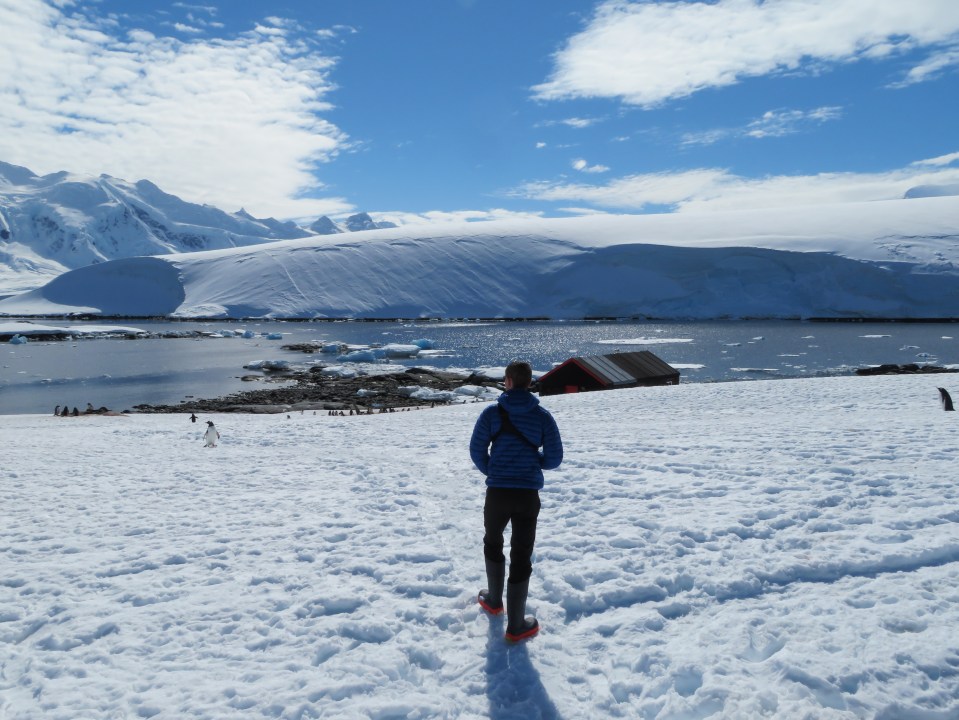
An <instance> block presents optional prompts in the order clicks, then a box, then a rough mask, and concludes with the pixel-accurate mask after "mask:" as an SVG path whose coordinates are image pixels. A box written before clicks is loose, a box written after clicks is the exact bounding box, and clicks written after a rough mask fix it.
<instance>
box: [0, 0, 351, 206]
mask: <svg viewBox="0 0 959 720" xmlns="http://www.w3.org/2000/svg"><path fill="white" fill-rule="evenodd" d="M58 5H59V6H60V7H57V6H54V5H50V4H48V3H46V2H42V1H41V0H0V27H2V28H4V33H3V35H4V42H3V43H0V107H2V108H3V111H2V113H0V157H2V158H3V159H4V160H6V161H8V162H11V163H15V164H20V165H24V166H28V167H30V168H32V169H34V170H36V171H38V172H41V173H49V172H55V171H59V170H64V169H69V170H71V171H76V172H82V173H90V174H100V173H107V174H110V175H114V176H116V177H122V178H127V179H131V180H136V179H141V178H143V177H148V178H149V179H150V180H152V181H154V182H156V183H157V184H159V185H161V186H163V187H164V188H166V189H168V190H169V191H170V192H173V193H175V194H177V195H180V196H182V197H184V198H187V199H189V200H190V201H193V202H203V203H207V204H211V205H214V206H217V207H220V208H221V209H224V210H227V211H231V210H236V209H238V206H239V205H244V206H245V207H246V209H247V210H248V211H250V212H251V213H253V214H255V215H259V216H266V215H275V216H278V217H306V216H311V215H312V216H315V215H319V214H333V213H338V212H346V211H349V210H350V209H352V207H351V206H350V205H349V203H347V202H346V201H344V200H342V199H339V198H317V197H312V196H314V195H315V194H316V193H317V192H319V191H321V190H322V186H321V185H320V184H319V182H318V181H317V179H316V178H315V176H314V174H313V171H314V170H315V169H316V167H317V166H318V165H319V164H321V163H323V162H326V161H328V160H330V159H331V158H333V157H335V156H336V154H337V153H338V152H340V151H342V150H343V149H344V148H345V147H347V146H348V143H349V140H348V138H347V136H346V134H345V133H344V132H343V131H341V130H340V129H339V128H337V127H336V126H335V125H333V124H332V123H330V122H328V121H326V120H324V119H323V118H322V116H321V115H322V113H323V112H324V111H326V110H328V109H329V107H330V106H329V104H328V101H327V100H326V98H327V96H328V95H329V94H330V93H331V92H332V91H333V90H334V85H333V84H332V82H331V80H330V77H329V76H330V72H331V70H332V68H333V67H334V65H335V60H334V59H333V58H332V57H328V56H326V55H324V54H323V53H322V52H320V51H319V48H318V47H317V46H316V45H314V44H313V43H312V42H311V40H310V38H309V36H308V35H307V34H306V33H303V32H300V31H298V29H297V28H295V27H293V26H291V25H290V24H287V23H284V22H283V21H282V20H279V19H272V20H271V21H265V22H264V24H261V25H259V26H257V27H255V28H254V29H252V30H250V31H249V32H246V33H243V34H241V35H239V36H237V37H232V38H213V39H211V38H206V37H200V35H202V34H203V33H201V32H194V30H197V26H198V25H199V23H197V22H194V23H193V24H191V25H190V29H189V31H187V32H186V33H185V34H186V35H188V37H187V39H178V38H175V37H160V36H157V35H156V34H154V33H152V32H148V31H146V30H144V29H140V28H135V27H131V28H124V27H122V25H121V20H120V19H118V18H116V17H109V18H107V17H94V16H90V15H85V14H84V13H83V12H81V11H80V10H76V9H74V7H73V6H72V5H71V4H70V3H66V2H61V3H58ZM205 10H206V11H212V10H213V9H212V8H206V9H205ZM195 19H196V18H194V20H195ZM207 25H212V23H207ZM170 27H171V30H175V26H174V24H171V26H170ZM64 158H69V167H65V164H66V163H65V160H64Z"/></svg>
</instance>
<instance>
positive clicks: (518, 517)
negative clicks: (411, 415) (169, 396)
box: [470, 362, 563, 642]
mask: <svg viewBox="0 0 959 720" xmlns="http://www.w3.org/2000/svg"><path fill="white" fill-rule="evenodd" d="M532 380H533V369H532V368H531V367H530V365H529V363H526V362H512V363H510V364H509V366H508V367H507V368H506V380H505V385H506V392H504V393H503V394H502V395H500V397H499V400H498V401H497V402H496V404H495V405H490V406H489V407H487V408H486V409H485V410H483V412H482V413H481V414H480V416H479V418H477V420H476V426H475V427H474V428H473V436H472V438H470V457H471V458H472V459H473V464H475V465H476V467H477V468H478V469H479V471H480V472H481V473H483V474H484V475H485V476H486V504H485V505H484V507H483V524H484V526H485V529H486V535H485V536H484V537H483V555H484V556H485V558H486V580H487V583H488V585H487V589H485V590H482V591H480V593H479V597H478V598H477V600H478V602H479V604H480V606H481V607H482V608H483V609H484V610H486V611H487V612H488V613H490V614H492V615H499V614H500V613H502V612H503V581H504V579H505V576H506V557H505V556H504V555H503V531H504V530H505V529H506V525H507V524H508V523H512V526H513V528H512V535H511V538H510V552H509V560H510V564H509V582H508V583H507V584H506V618H507V622H506V639H507V640H509V641H512V642H518V641H519V640H523V639H525V638H528V637H532V636H533V635H535V634H536V633H537V632H539V623H538V622H537V621H536V618H533V617H529V618H528V617H526V596H527V594H528V592H529V576H530V575H531V574H532V572H533V565H532V561H531V558H532V556H533V545H534V543H535V542H536V519H537V518H538V517H539V509H540V502H539V490H540V488H542V487H543V470H552V469H554V468H557V467H559V464H560V463H561V462H562V461H563V441H562V439H561V438H560V435H559V428H558V427H557V426H556V421H555V420H554V419H553V416H552V415H550V414H549V412H547V411H546V410H545V409H544V408H543V407H541V406H540V404H539V399H538V398H537V397H536V396H535V395H533V394H532V393H531V392H530V391H529V386H530V383H531V382H532ZM490 445H492V448H491V447H490ZM540 448H542V450H540Z"/></svg>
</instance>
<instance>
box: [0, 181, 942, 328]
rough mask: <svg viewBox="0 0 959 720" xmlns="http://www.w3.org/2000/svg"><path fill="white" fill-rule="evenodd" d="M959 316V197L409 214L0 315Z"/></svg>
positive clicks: (43, 298) (195, 262)
mask: <svg viewBox="0 0 959 720" xmlns="http://www.w3.org/2000/svg"><path fill="white" fill-rule="evenodd" d="M72 311H80V312H91V313H102V314H104V315H127V316H129V315H172V316H179V317H247V316H256V317H299V318H303V317H306V318H309V317H528V316H545V317H551V318H581V317H592V316H617V317H619V316H648V317H655V318H696V319H704V318H722V317H732V318H739V317H764V318H768V317H778V318H795V317H865V318H889V317H896V318H909V317H954V316H956V315H957V314H959V197H955V196H952V197H927V198H917V199H910V200H895V201H884V202H874V203H859V204H845V205H842V204H834V205H828V206H819V207H802V208H781V209H775V210H757V211H736V212H723V213H700V214H691V213H690V214H686V213H683V214H669V215H642V216H609V215H602V216H590V217H579V218H564V219H532V220H530V219H523V220H504V221H491V222H483V223H461V224H448V225H446V224H444V225H434V226H404V227H399V228H387V229H380V230H376V231H375V232H357V233H351V234H349V235H348V236H345V235H331V236H325V237H311V238H307V239H302V240H290V241H282V242H275V243H269V244H267V245H258V246H254V247H248V248H235V249H230V250H223V251H212V252H198V253H190V254H180V255H166V256H162V257H158V258H134V259H127V260H123V261H118V262H113V263H103V264H100V265H97V266H91V267H86V268H82V269H79V270H75V271H73V272H70V273H66V274H64V275H62V276H60V277H58V278H56V279H54V280H53V281H51V282H50V283H48V284H47V285H46V286H44V287H43V288H40V289H38V290H35V291H32V292H29V293H24V294H21V295H19V296H17V297H13V298H9V299H7V300H4V301H0V313H5V314H9V315H17V314H43V313H65V312H72Z"/></svg>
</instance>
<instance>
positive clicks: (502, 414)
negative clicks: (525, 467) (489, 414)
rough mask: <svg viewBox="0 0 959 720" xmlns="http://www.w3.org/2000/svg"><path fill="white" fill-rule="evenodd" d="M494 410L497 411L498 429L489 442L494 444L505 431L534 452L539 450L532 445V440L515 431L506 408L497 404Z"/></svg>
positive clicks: (535, 445)
mask: <svg viewBox="0 0 959 720" xmlns="http://www.w3.org/2000/svg"><path fill="white" fill-rule="evenodd" d="M496 409H497V410H499V420H500V429H499V430H498V431H497V432H496V433H495V434H494V435H493V437H491V438H490V441H491V442H496V438H498V437H499V436H500V433H502V432H503V431H504V430H505V431H506V432H508V433H512V434H513V435H516V436H517V437H518V438H519V439H520V440H522V441H523V442H524V443H526V444H527V445H529V446H530V447H531V448H533V449H534V450H539V445H537V444H536V443H534V442H533V441H532V440H530V439H529V438H528V437H526V436H525V435H524V434H523V433H521V432H520V431H519V430H517V429H516V426H515V425H514V424H513V421H512V420H510V417H509V413H508V412H506V408H504V407H503V406H502V405H499V404H497V405H496Z"/></svg>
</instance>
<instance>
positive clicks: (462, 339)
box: [0, 321, 959, 414]
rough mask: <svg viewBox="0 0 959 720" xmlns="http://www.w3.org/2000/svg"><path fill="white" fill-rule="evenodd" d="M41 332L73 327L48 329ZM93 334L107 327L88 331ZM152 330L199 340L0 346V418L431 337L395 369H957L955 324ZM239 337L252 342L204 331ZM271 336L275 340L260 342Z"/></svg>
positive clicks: (231, 384)
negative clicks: (331, 347)
mask: <svg viewBox="0 0 959 720" xmlns="http://www.w3.org/2000/svg"><path fill="white" fill-rule="evenodd" d="M41 324H49V325H57V326H63V325H83V324H84V323H81V322H75V323H65V322H59V321H50V322H48V323H41ZM96 324H98V325H103V324H105V323H102V322H98V323H96ZM116 324H117V325H123V326H124V327H127V326H129V327H135V328H139V329H142V330H145V331H147V332H150V333H159V332H162V331H165V330H175V331H187V330H200V331H204V332H208V333H210V334H211V336H205V337H201V338H148V339H140V340H128V339H80V340H66V341H59V342H57V341H43V340H38V341H31V342H29V343H27V344H25V345H13V344H9V343H4V344H2V347H0V349H2V359H0V413H2V414H18V413H50V412H52V411H53V408H54V406H56V405H69V406H70V407H74V406H76V407H79V408H80V409H81V410H82V409H83V408H85V407H86V405H87V403H92V404H93V405H94V406H95V407H101V406H106V407H109V408H111V409H114V410H124V409H129V408H131V407H133V406H134V405H138V404H140V403H149V404H172V403H178V402H180V401H181V400H184V399H187V398H189V397H197V398H212V397H219V396H222V395H227V394H229V393H233V392H238V391H242V390H252V389H259V388H262V387H264V385H263V384H262V383H261V382H250V381H244V380H241V379H240V378H241V377H243V376H250V375H254V376H259V375H261V373H259V372H255V371H250V370H245V369H244V365H246V364H249V363H251V362H255V361H262V360H286V361H289V362H291V363H293V364H296V365H302V366H309V365H310V364H314V363H317V362H322V363H324V364H333V363H335V357H336V356H335V355H324V354H317V355H306V354H303V353H300V352H293V351H290V350H283V349H282V346H283V345H287V344H291V343H301V342H308V341H321V342H333V341H339V342H343V343H347V344H350V345H375V344H387V343H400V344H408V343H411V342H413V341H414V340H423V339H425V340H429V341H431V343H432V344H433V346H434V348H435V349H434V350H432V351H429V352H427V353H424V354H421V356H420V357H418V358H416V359H410V360H394V361H392V362H393V363H396V364H402V365H417V366H430V367H439V368H462V369H465V370H472V369H476V368H481V367H502V366H504V365H506V364H507V363H508V362H509V361H510V360H513V359H518V358H522V359H526V360H529V361H530V362H531V363H532V365H533V367H534V369H535V370H537V371H546V370H549V369H550V368H551V367H553V365H555V364H557V363H560V362H562V361H564V360H566V359H568V358H569V357H574V356H578V355H601V354H605V353H610V352H616V351H629V350H650V351H652V352H653V353H655V354H656V355H658V356H659V357H661V358H662V359H663V360H665V361H666V362H668V363H670V364H672V365H673V366H674V367H677V368H678V369H679V370H680V373H681V382H684V383H685V382H718V381H735V380H755V379H760V378H791V377H815V376H820V375H843V374H852V373H853V372H854V371H855V369H856V368H859V367H866V366H869V365H880V364H884V363H900V364H901V363H911V362H916V363H933V364H937V365H946V366H950V365H952V366H959V324H951V323H942V324H940V323H929V324H926V323H811V322H790V321H771V322H761V321H749V322H746V321H736V322H670V323H649V322H625V321H624V322H494V323H435V322H429V323H427V322H424V323H400V322H309V323H300V322H273V321H263V322H249V323H237V322H225V323H211V322H204V323H188V322H154V321H151V322H135V321H133V322H129V323H126V322H123V323H116ZM238 329H243V330H249V331H252V332H253V333H254V334H255V337H253V338H244V337H241V336H235V337H214V336H212V334H215V333H221V332H223V331H234V330H238ZM273 333H281V334H282V339H267V337H266V336H267V335H269V334H273Z"/></svg>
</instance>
